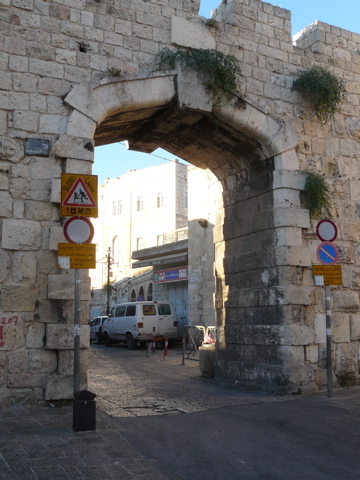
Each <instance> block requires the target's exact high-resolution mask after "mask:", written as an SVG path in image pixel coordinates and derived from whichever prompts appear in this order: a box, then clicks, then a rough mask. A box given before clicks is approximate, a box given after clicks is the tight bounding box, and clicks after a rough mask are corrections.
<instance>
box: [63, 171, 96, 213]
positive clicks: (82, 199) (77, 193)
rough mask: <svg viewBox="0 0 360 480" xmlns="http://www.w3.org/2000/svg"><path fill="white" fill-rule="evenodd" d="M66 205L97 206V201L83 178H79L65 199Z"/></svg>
mask: <svg viewBox="0 0 360 480" xmlns="http://www.w3.org/2000/svg"><path fill="white" fill-rule="evenodd" d="M63 206H64V207H90V208H96V206H97V205H96V203H95V201H94V199H93V197H92V196H91V193H90V192H89V189H88V188H87V186H86V185H85V183H84V181H83V179H82V178H78V179H77V180H76V182H75V183H74V185H73V186H72V188H71V190H70V192H69V193H68V194H67V195H66V197H65V200H64V201H63Z"/></svg>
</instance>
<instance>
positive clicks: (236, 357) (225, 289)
mask: <svg viewBox="0 0 360 480" xmlns="http://www.w3.org/2000/svg"><path fill="white" fill-rule="evenodd" d="M199 5H200V0H146V1H145V0H139V1H137V2H131V7H132V8H129V2H128V0H96V1H95V0H71V1H70V0H53V1H51V2H47V1H42V0H0V26H1V35H0V78H1V82H0V217H1V219H0V229H1V239H0V241H1V250H0V265H1V268H0V289H1V298H0V309H1V317H0V319H1V320H0V404H1V406H6V405H8V404H11V403H15V402H16V401H25V400H29V401H36V400H43V399H45V400H50V399H51V400H56V399H59V398H64V397H71V395H72V385H73V379H72V374H73V368H72V361H73V360H72V355H73V352H72V348H73V325H72V323H73V290H74V288H73V272H71V271H67V272H65V271H59V269H58V266H57V247H58V243H59V241H61V240H62V226H61V218H60V213H59V199H60V198H59V190H60V185H59V183H60V180H59V179H60V176H61V172H69V173H72V172H73V173H90V172H91V165H92V162H93V150H94V145H95V144H97V145H101V144H106V143H110V142H112V141H116V140H121V139H127V140H128V141H129V144H130V148H133V149H138V150H141V151H143V152H147V151H152V149H153V148H156V147H158V146H162V147H164V148H165V149H167V150H168V151H170V152H172V153H174V154H177V155H179V156H181V157H183V158H185V159H186V160H188V161H189V162H191V163H193V164H194V165H197V166H199V167H204V168H205V167H206V168H210V169H211V170H212V172H213V173H214V174H215V175H216V177H217V178H218V179H219V182H221V185H222V188H223V197H222V199H221V202H220V203H221V205H220V207H219V210H218V212H217V222H216V228H215V238H214V242H215V248H216V262H215V273H216V293H215V309H216V315H217V322H218V325H219V327H220V329H221V341H220V342H219V345H218V348H217V356H216V375H217V376H218V377H223V378H227V379H230V380H232V381H233V382H235V381H237V382H239V383H243V384H246V385H254V386H256V387H260V388H270V389H272V390H275V391H286V392H289V391H294V390H295V391H297V390H298V389H299V388H301V389H302V391H314V390H317V389H318V388H323V387H324V386H325V385H326V378H325V377H326V369H325V365H324V361H323V360H324V344H325V328H324V325H325V318H324V317H325V315H324V310H323V308H322V307H321V304H322V302H321V289H320V288H318V287H315V286H314V284H313V279H312V272H311V264H312V262H316V259H315V258H314V257H315V255H314V253H312V252H315V251H316V248H315V242H316V241H317V240H316V237H315V234H314V226H315V225H314V222H312V223H311V224H310V222H309V215H308V212H307V211H305V210H303V209H301V207H300V199H299V192H300V190H301V189H302V188H303V181H304V176H303V175H299V173H298V170H299V166H300V168H301V169H306V168H308V169H311V170H312V171H315V172H320V173H325V175H326V177H327V179H328V181H329V184H330V186H331V188H332V191H333V206H332V215H333V218H334V219H335V221H336V223H337V225H338V228H339V231H340V232H341V239H340V240H339V245H338V246H339V248H340V250H341V251H340V257H341V262H342V268H343V277H344V285H343V286H341V287H339V288H336V289H335V288H334V295H333V297H334V311H335V312H336V315H337V318H336V324H335V326H334V339H333V357H334V360H335V362H334V366H335V368H334V370H335V372H334V373H339V374H341V372H343V373H344V372H345V374H353V375H354V376H355V377H356V379H357V380H358V378H359V341H360V315H359V310H360V309H359V291H360V280H359V279H360V261H359V260H358V259H357V258H358V256H359V255H358V252H359V249H360V238H359V218H360V208H359V205H360V187H359V181H358V178H359V174H358V157H359V139H360V120H359V115H360V114H359V112H360V110H359V105H360V100H359V99H360V94H359V88H358V78H359V75H360V63H359V51H360V36H359V35H357V34H355V33H352V32H347V31H345V30H342V29H339V28H336V27H333V26H331V25H327V24H323V23H321V22H315V23H314V24H312V25H311V26H309V27H308V28H307V29H305V30H304V31H303V32H301V34H300V35H298V36H297V39H296V44H293V42H292V38H291V21H290V12H289V11H288V10H285V9H282V8H280V7H276V6H273V5H271V4H270V3H266V2H263V1H261V0H252V1H251V2H250V1H249V0H232V1H231V2H230V1H228V2H221V3H220V0H219V7H218V8H217V9H216V10H215V12H214V14H213V20H216V22H217V23H216V25H217V27H218V28H214V23H213V22H212V24H211V23H210V24H209V23H208V22H206V19H204V18H202V17H199V16H198V12H199ZM166 46H171V47H172V48H173V47H174V46H180V47H183V48H188V47H194V48H209V49H212V48H216V49H218V50H220V51H222V52H224V53H231V54H233V55H234V56H235V57H236V58H237V59H238V60H239V62H240V64H241V66H242V70H243V73H244V77H245V86H244V93H245V98H246V101H247V108H246V109H245V110H239V109H237V108H235V107H234V106H231V105H229V106H226V107H223V108H221V109H216V108H213V107H212V104H211V101H210V98H209V97H208V96H207V94H206V92H205V91H204V90H203V87H202V86H201V83H199V81H198V79H197V78H196V77H195V76H192V75H191V74H189V75H184V73H183V72H181V71H174V72H172V75H169V76H166V75H164V76H158V77H151V76H150V77H148V76H147V75H148V74H149V72H150V71H151V70H152V69H153V67H154V61H155V57H156V55H157V54H158V52H159V51H160V50H161V49H162V48H164V47H166ZM314 64H316V65H321V66H325V67H329V68H330V69H331V70H332V71H333V72H335V73H336V74H337V75H338V76H340V77H341V78H342V79H343V80H344V81H346V84H347V90H348V92H349V102H347V104H344V105H343V106H342V108H341V111H340V112H338V113H337V115H336V117H335V119H334V121H333V122H332V123H331V124H330V125H326V126H321V125H316V124H315V123H314V122H313V121H312V119H311V116H309V110H308V107H307V106H306V105H305V104H304V102H302V101H301V99H299V97H298V95H297V94H296V93H294V92H292V91H291V86H292V82H293V79H294V77H295V76H296V75H297V74H298V73H299V71H300V70H301V69H302V68H304V67H308V66H311V65H314ZM117 71H119V72H120V73H121V77H118V78H117V77H114V76H113V75H112V72H117ZM119 79H121V80H122V81H119ZM290 125H292V126H293V128H294V130H295V131H296V133H297V134H298V135H299V141H298V140H297V137H296V135H295V133H294V130H292V128H291V127H290ZM29 142H30V143H29ZM297 144H298V145H297ZM296 145H297V147H296V148H297V151H296V153H295V146H296ZM309 227H310V228H309ZM308 267H310V268H308ZM82 275H83V277H84V278H82V283H81V290H82V293H81V299H82V302H83V303H84V304H83V308H82V312H84V313H83V318H82V321H83V323H84V325H83V326H82V327H83V330H84V332H83V333H84V339H86V338H87V333H86V329H87V325H85V323H86V322H87V315H86V312H87V310H86V304H87V301H88V300H89V292H90V288H89V282H88V280H87V278H86V276H85V272H83V273H82ZM86 343H87V341H85V340H84V343H83V351H82V358H83V362H84V365H83V367H84V368H83V372H84V375H83V378H82V382H83V385H84V386H85V385H86V368H85V367H86V351H87V350H86V349H87V345H86Z"/></svg>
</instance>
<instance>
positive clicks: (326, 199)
mask: <svg viewBox="0 0 360 480" xmlns="http://www.w3.org/2000/svg"><path fill="white" fill-rule="evenodd" d="M301 173H303V174H305V175H306V176H307V178H306V181H305V188H304V191H303V194H302V199H303V201H304V204H305V207H306V208H307V209H308V210H309V213H310V217H320V216H321V214H322V213H326V214H327V215H328V216H330V206H331V202H330V200H331V192H330V187H329V185H328V183H327V182H326V180H325V178H324V177H323V176H321V175H319V174H318V173H314V172H309V171H308V170H303V171H302V172H301Z"/></svg>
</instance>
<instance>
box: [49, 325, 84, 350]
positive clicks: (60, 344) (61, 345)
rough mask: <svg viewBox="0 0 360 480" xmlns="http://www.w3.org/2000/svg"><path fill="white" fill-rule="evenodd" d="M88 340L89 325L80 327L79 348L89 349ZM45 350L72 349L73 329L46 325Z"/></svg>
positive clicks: (69, 326)
mask: <svg viewBox="0 0 360 480" xmlns="http://www.w3.org/2000/svg"><path fill="white" fill-rule="evenodd" d="M89 338H90V327H89V325H80V348H82V349H85V348H89ZM45 348H46V349H57V350H72V349H73V348H74V327H73V326H71V325H65V324H55V325H54V324H47V325H46V344H45Z"/></svg>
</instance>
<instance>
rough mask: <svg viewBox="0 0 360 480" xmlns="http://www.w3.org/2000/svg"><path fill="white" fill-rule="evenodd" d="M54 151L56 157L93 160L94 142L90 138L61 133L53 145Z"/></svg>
mask: <svg viewBox="0 0 360 480" xmlns="http://www.w3.org/2000/svg"><path fill="white" fill-rule="evenodd" d="M54 153H55V155H56V156H57V157H63V158H67V157H71V158H77V159H80V160H90V161H94V142H93V140H92V139H91V138H82V137H81V138H80V137H69V136H68V135H62V136H61V137H60V138H59V140H58V141H57V142H56V143H55V145H54Z"/></svg>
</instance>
